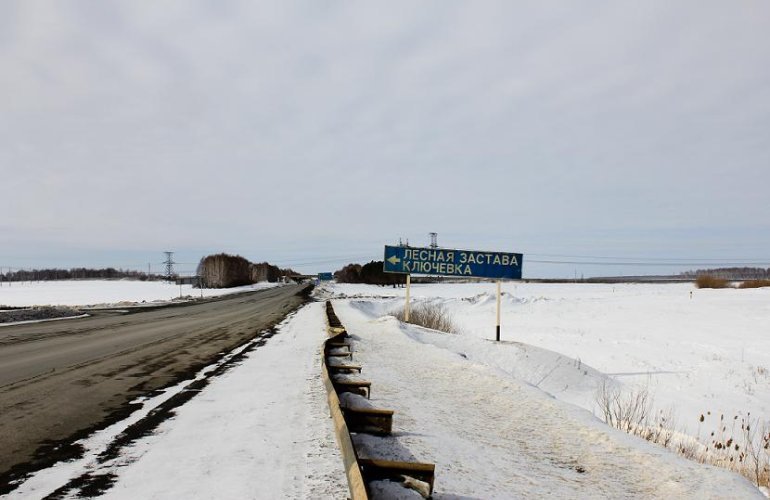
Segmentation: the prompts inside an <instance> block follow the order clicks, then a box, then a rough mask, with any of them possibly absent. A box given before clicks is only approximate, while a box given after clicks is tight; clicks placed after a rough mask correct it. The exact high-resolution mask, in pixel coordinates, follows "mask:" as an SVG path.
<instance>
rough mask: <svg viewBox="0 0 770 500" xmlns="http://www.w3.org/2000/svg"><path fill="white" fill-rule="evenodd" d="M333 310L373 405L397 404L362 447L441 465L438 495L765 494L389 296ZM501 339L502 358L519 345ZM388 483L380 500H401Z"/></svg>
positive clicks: (362, 439)
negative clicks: (624, 426)
mask: <svg viewBox="0 0 770 500" xmlns="http://www.w3.org/2000/svg"><path fill="white" fill-rule="evenodd" d="M334 306H335V310H336V312H337V314H338V316H339V317H340V319H341V320H342V322H343V323H344V324H345V326H346V328H347V330H348V332H349V333H350V334H351V338H352V341H353V350H354V352H355V355H354V356H355V361H356V363H359V364H361V365H363V371H362V375H361V376H362V377H363V378H365V379H367V380H369V381H371V382H372V393H371V400H370V402H371V403H372V404H373V405H374V406H375V407H378V408H386V409H390V410H394V411H395V412H396V413H395V416H394V421H393V426H394V427H393V435H392V436H387V437H376V436H367V435H357V436H355V437H354V441H356V443H357V446H358V448H359V449H358V453H359V455H364V456H371V457H387V458H391V459H396V460H409V461H411V460H416V461H420V462H430V463H435V464H436V487H435V491H434V495H433V498H435V499H437V500H441V499H457V498H485V499H509V498H544V497H554V498H639V499H641V498H645V499H650V498H656V499H657V498H660V499H663V498H666V499H668V498H677V499H685V498H687V499H703V498H720V499H722V498H725V499H726V498H731V499H733V498H756V497H761V495H760V493H759V491H758V490H757V489H756V488H755V487H753V486H752V485H750V484H749V482H748V481H746V480H745V479H743V478H742V477H740V476H738V475H735V474H732V473H729V472H727V471H724V470H720V469H716V468H714V467H710V466H705V465H701V464H697V463H695V462H691V461H688V460H685V459H683V458H680V457H678V456H677V455H675V454H673V453H670V452H668V451H667V450H665V449H663V448H662V447H659V446H655V445H652V444H650V443H648V442H646V441H644V440H641V439H638V438H635V437H633V436H629V435H628V434H625V433H622V432H620V431H617V430H615V429H612V428H610V427H608V426H606V425H605V424H603V423H602V422H600V421H599V420H597V419H596V418H594V417H593V416H592V415H591V414H590V413H589V412H587V411H585V410H582V409H580V408H578V407H577V406H574V405H570V404H567V403H564V402H560V401H558V400H556V399H553V398H551V397H550V396H548V395H547V394H546V393H545V392H543V391H540V390H538V389H537V388H535V387H532V386H531V385H530V384H527V383H525V382H523V381H521V380H519V379H518V378H516V377H512V376H511V375H510V374H509V373H506V372H504V371H502V370H499V369H497V368H495V367H493V366H489V365H487V364H485V363H483V362H479V361H478V360H475V359H473V357H472V356H471V355H469V353H462V354H460V353H457V352H454V350H453V349H451V348H450V349H447V348H444V347H443V346H442V347H439V346H437V345H436V344H438V342H437V339H438V338H440V337H447V335H446V334H441V333H435V332H431V331H428V330H425V329H422V328H420V327H415V326H412V325H405V324H403V323H400V322H398V321H397V320H396V319H395V318H393V317H392V316H382V315H381V313H382V309H381V307H382V304H381V303H380V304H377V303H374V302H371V301H368V300H366V299H362V300H356V299H354V300H335V301H334ZM456 337H459V336H456ZM482 342H486V341H482ZM497 347H499V351H501V353H500V356H499V358H498V359H501V358H502V357H504V356H505V353H506V352H510V351H513V350H516V349H517V346H515V345H510V344H502V345H498V346H497ZM389 491H390V492H391V494H388V495H386V496H383V497H377V498H383V499H392V498H394V497H393V496H392V491H393V490H389ZM398 498H401V496H399V497H398ZM403 498H413V497H412V496H406V495H404V497H403Z"/></svg>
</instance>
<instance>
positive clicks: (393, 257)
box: [388, 255, 401, 266]
mask: <svg viewBox="0 0 770 500" xmlns="http://www.w3.org/2000/svg"><path fill="white" fill-rule="evenodd" d="M388 262H390V263H391V264H393V265H394V266H395V265H396V264H398V263H399V262H401V259H399V258H398V257H396V256H395V255H394V256H392V257H391V258H389V259H388Z"/></svg>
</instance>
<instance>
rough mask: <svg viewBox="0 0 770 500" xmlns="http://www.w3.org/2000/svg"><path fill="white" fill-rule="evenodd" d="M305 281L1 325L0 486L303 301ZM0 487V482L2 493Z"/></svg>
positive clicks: (60, 453)
mask: <svg viewBox="0 0 770 500" xmlns="http://www.w3.org/2000/svg"><path fill="white" fill-rule="evenodd" d="M305 288H306V287H305V286H304V285H291V286H285V287H280V288H273V289H268V290H264V291H260V292H253V293H248V294H242V295H237V296H230V297H225V298H221V299H217V300H212V301H210V302H205V303H198V304H191V305H182V306H172V307H166V308H160V309H154V310H149V311H138V312H132V313H130V314H120V313H115V312H113V313H105V314H101V315H99V316H95V317H90V318H85V319H75V320H66V321H54V322H46V323H38V324H30V325H19V326H6V327H1V328H0V486H2V483H3V482H7V481H8V480H9V479H10V478H12V477H15V476H16V475H18V474H19V473H23V472H25V471H27V470H34V469H36V468H39V467H40V466H43V465H47V464H48V463H50V462H51V461H55V460H56V459H57V458H60V457H66V456H67V453H73V451H76V450H73V449H70V448H68V447H66V446H59V444H60V443H62V442H66V441H69V440H71V439H73V438H79V437H82V436H84V435H85V434H87V433H89V432H90V431H91V430H93V429H95V428H98V427H100V426H101V425H104V424H105V423H106V422H109V421H112V420H116V419H118V418H120V417H121V416H122V415H124V414H126V413H127V412H129V411H131V408H130V405H128V403H129V402H130V401H131V400H133V399H135V398H136V397H138V396H140V395H142V394H147V393H148V392H150V391H153V390H156V389H159V388H162V387H165V386H167V385H169V384H171V383H173V382H175V381H177V380H180V379H182V378H184V377H185V376H187V375H188V374H190V373H192V372H194V371H197V370H198V369H200V368H201V367H203V366H205V365H207V364H209V363H210V362H211V361H213V360H214V359H216V358H217V357H218V355H219V354H220V353H222V352H226V351H229V350H231V349H232V348H234V347H236V346H238V345H240V344H242V343H244V342H246V341H247V340H249V339H251V338H253V337H255V336H256V335H257V334H258V333H259V332H260V331H262V330H263V329H266V328H269V327H271V326H273V325H275V324H276V323H278V322H280V320H282V319H283V318H284V317H285V316H286V315H287V314H288V313H289V312H291V311H292V310H294V309H296V308H297V307H298V306H299V305H301V304H302V303H303V302H304V300H305V296H304V294H303V290H305ZM2 489H3V488H0V492H1V491H2Z"/></svg>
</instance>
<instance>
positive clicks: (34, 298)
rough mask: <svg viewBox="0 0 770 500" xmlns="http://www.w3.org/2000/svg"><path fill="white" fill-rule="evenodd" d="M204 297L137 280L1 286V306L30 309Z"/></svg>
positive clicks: (214, 292) (215, 292) (208, 293)
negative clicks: (33, 307) (46, 306)
mask: <svg viewBox="0 0 770 500" xmlns="http://www.w3.org/2000/svg"><path fill="white" fill-rule="evenodd" d="M280 285H281V284H280V283H267V282H263V283H256V284H254V285H247V286H241V287H235V288H225V289H213V288H212V289H208V288H204V289H203V291H202V292H203V296H204V297H216V296H219V295H227V294H231V293H239V292H247V291H252V290H263V289H265V288H272V287H275V286H280ZM180 295H181V296H188V295H189V296H190V297H193V298H196V297H200V296H201V290H200V289H198V288H193V287H192V285H181V287H180V285H175V284H173V283H168V282H165V281H135V280H66V281H35V282H21V283H19V282H13V283H12V284H11V285H10V286H9V284H8V282H5V283H2V286H0V307H1V306H8V307H30V306H42V305H58V306H85V305H105V304H121V305H125V304H127V303H141V302H154V301H169V300H174V299H177V298H179V296H180Z"/></svg>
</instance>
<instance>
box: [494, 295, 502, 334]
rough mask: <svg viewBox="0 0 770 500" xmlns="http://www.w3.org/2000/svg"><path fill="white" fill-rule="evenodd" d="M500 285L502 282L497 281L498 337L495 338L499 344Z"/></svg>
mask: <svg viewBox="0 0 770 500" xmlns="http://www.w3.org/2000/svg"><path fill="white" fill-rule="evenodd" d="M500 283H501V280H497V328H496V332H495V333H496V335H495V338H496V339H497V341H498V342H500V295H501V291H500Z"/></svg>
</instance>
